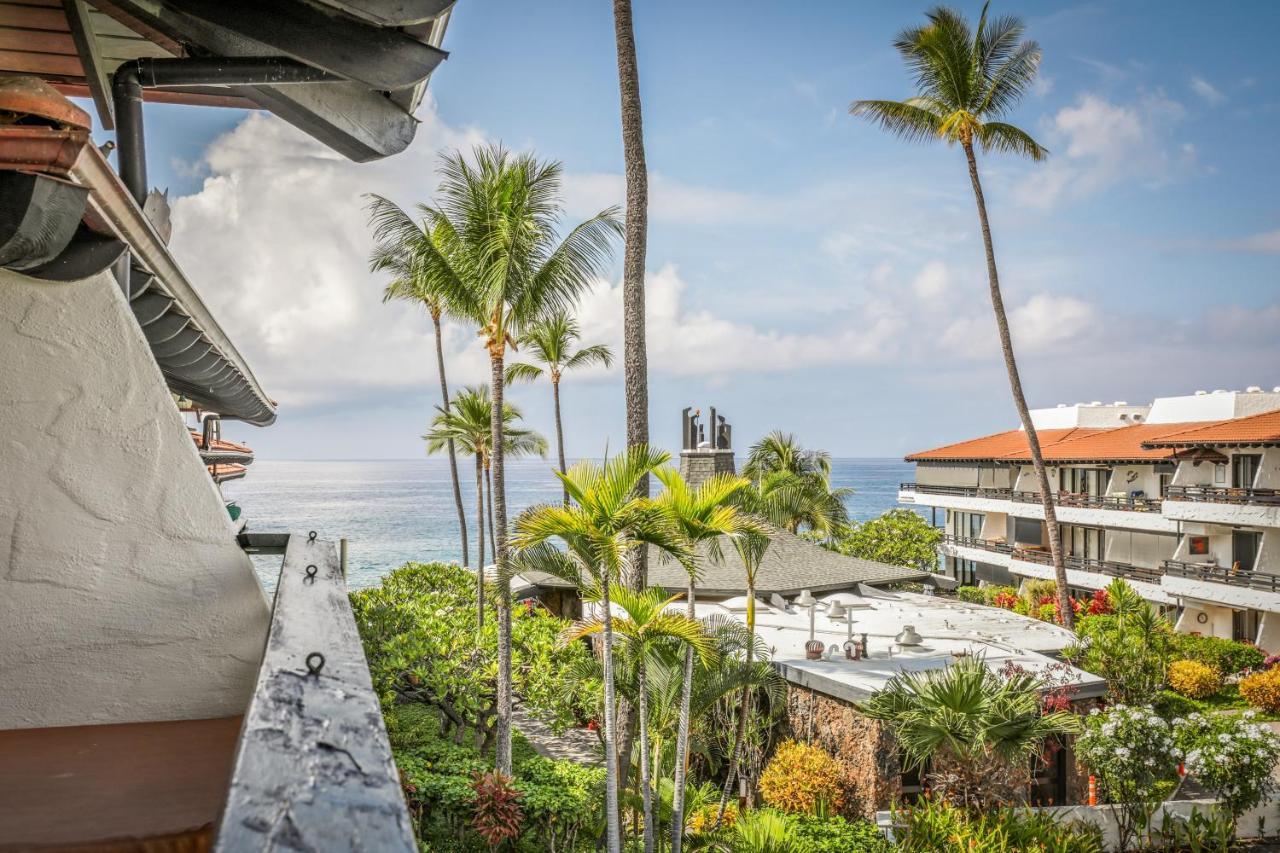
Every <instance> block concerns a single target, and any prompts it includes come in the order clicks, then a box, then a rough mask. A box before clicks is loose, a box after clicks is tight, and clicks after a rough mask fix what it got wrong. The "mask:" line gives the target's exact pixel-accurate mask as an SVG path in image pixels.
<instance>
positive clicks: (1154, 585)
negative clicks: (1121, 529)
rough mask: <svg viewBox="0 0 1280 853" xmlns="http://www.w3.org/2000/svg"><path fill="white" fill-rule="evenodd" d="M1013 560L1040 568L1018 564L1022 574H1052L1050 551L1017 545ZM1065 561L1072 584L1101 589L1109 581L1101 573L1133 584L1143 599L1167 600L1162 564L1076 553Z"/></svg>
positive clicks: (1051, 575) (1068, 577)
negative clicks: (1117, 559) (1151, 564)
mask: <svg viewBox="0 0 1280 853" xmlns="http://www.w3.org/2000/svg"><path fill="white" fill-rule="evenodd" d="M1013 560H1014V561H1015V562H1018V563H1023V564H1027V563H1030V564H1031V565H1032V566H1036V567H1037V568H1036V569H1033V570H1032V571H1029V572H1028V571H1026V570H1025V569H1026V568H1028V567H1027V566H1025V565H1024V566H1021V567H1016V568H1020V569H1023V570H1022V571H1020V572H1019V574H1024V575H1025V574H1030V575H1032V576H1033V577H1042V578H1052V577H1053V568H1052V566H1053V560H1052V559H1051V558H1050V555H1049V552H1048V551H1047V550H1042V549H1040V548H1025V547H1018V548H1014V549H1013ZM1062 562H1063V566H1064V567H1065V568H1066V570H1067V582H1068V583H1069V584H1071V585H1072V586H1079V587H1085V588H1088V589H1101V588H1103V587H1105V586H1106V585H1107V583H1109V581H1104V580H1103V579H1102V577H1100V576H1105V577H1108V578H1123V579H1124V580H1126V581H1129V582H1130V583H1132V584H1133V585H1134V588H1135V589H1137V591H1138V592H1139V593H1140V594H1141V595H1142V596H1143V597H1144V598H1148V599H1151V600H1154V601H1159V602H1162V603H1164V602H1166V601H1167V596H1165V595H1164V594H1163V593H1162V592H1161V591H1160V582H1161V578H1162V577H1163V575H1164V569H1163V567H1155V568H1152V567H1149V566H1134V565H1131V564H1129V563H1118V562H1115V561H1112V560H1099V559H1096V558H1094V557H1079V556H1075V555H1073V554H1068V555H1066V556H1065V557H1063V560H1062ZM1041 567H1042V568H1041Z"/></svg>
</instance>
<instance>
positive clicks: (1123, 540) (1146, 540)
mask: <svg viewBox="0 0 1280 853" xmlns="http://www.w3.org/2000/svg"><path fill="white" fill-rule="evenodd" d="M1177 548H1178V537H1177V536H1176V535H1174V534H1163V535H1162V534H1159V533H1144V532H1140V531H1136V530H1108V531H1107V557H1106V558H1107V559H1108V560H1111V561H1112V562H1116V563H1127V564H1129V565H1131V566H1142V567H1143V568H1148V569H1153V568H1156V567H1158V566H1159V565H1160V564H1161V563H1162V562H1163V561H1165V560H1172V559H1173V554H1174V552H1175V551H1176V550H1177Z"/></svg>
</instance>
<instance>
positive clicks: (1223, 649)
mask: <svg viewBox="0 0 1280 853" xmlns="http://www.w3.org/2000/svg"><path fill="white" fill-rule="evenodd" d="M1171 645H1172V647H1173V653H1174V654H1175V655H1177V656H1178V657H1179V658H1185V659H1187V660H1194V661H1199V662H1200V663H1202V664H1205V665H1206V666H1211V667H1213V668H1214V669H1216V670H1217V671H1218V672H1220V673H1222V674H1223V675H1235V674H1236V673H1238V672H1244V671H1246V670H1254V669H1261V668H1262V667H1263V666H1264V665H1265V662H1266V659H1267V658H1266V655H1265V654H1264V653H1263V652H1262V650H1261V649H1259V648H1258V647H1257V646H1251V645H1249V644H1248V643H1241V642H1237V641H1236V640H1228V639H1226V638H1225V637H1196V636H1193V635H1191V634H1175V635H1174V636H1173V638H1172V643H1171Z"/></svg>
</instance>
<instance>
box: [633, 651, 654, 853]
mask: <svg viewBox="0 0 1280 853" xmlns="http://www.w3.org/2000/svg"><path fill="white" fill-rule="evenodd" d="M640 655H641V657H640V661H639V663H638V664H637V666H636V689H637V691H638V692H639V694H640V696H639V700H638V701H639V705H640V798H641V801H642V802H643V803H644V853H653V846H654V839H655V836H656V834H657V828H656V827H655V826H654V825H653V791H652V790H651V789H650V785H649V773H650V770H649V696H648V694H647V692H646V691H647V690H648V677H647V675H646V673H645V665H644V650H643V649H641V650H640Z"/></svg>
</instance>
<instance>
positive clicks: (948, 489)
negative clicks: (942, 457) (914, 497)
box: [898, 483, 1009, 501]
mask: <svg viewBox="0 0 1280 853" xmlns="http://www.w3.org/2000/svg"><path fill="white" fill-rule="evenodd" d="M898 490H899V491H902V492H918V493H920V494H924V495H954V496H955V497H962V498H991V499H993V500H1003V501H1007V500H1009V490H1008V489H997V488H986V487H981V486H927V485H921V484H919V483H899V484H898Z"/></svg>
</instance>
